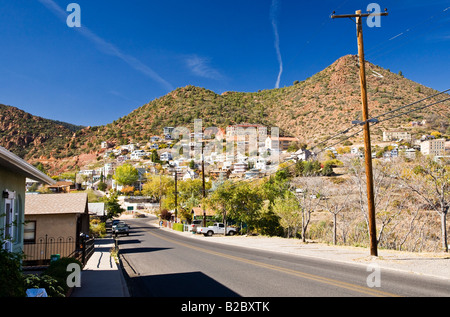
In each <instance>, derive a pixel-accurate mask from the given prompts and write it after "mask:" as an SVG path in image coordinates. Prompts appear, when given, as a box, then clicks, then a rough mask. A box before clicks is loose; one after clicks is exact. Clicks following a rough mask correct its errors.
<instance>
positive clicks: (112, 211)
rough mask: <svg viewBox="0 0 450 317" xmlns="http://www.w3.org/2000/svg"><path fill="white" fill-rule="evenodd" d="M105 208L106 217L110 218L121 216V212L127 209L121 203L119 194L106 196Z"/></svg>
mask: <svg viewBox="0 0 450 317" xmlns="http://www.w3.org/2000/svg"><path fill="white" fill-rule="evenodd" d="M105 208H106V211H107V213H106V217H107V218H108V219H112V218H114V217H117V216H120V214H121V213H122V212H124V211H125V209H123V208H122V207H121V206H120V204H119V201H118V195H117V194H114V195H111V196H110V197H106V201H105Z"/></svg>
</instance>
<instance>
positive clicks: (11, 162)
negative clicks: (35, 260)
mask: <svg viewBox="0 0 450 317" xmlns="http://www.w3.org/2000/svg"><path fill="white" fill-rule="evenodd" d="M26 178H30V179H33V180H36V181H38V182H41V183H44V184H49V185H50V184H53V183H54V181H53V180H52V179H51V178H50V177H48V176H47V175H45V174H44V173H42V172H41V171H39V170H38V169H36V168H35V167H34V166H32V165H31V164H29V163H27V162H26V161H24V160H23V159H21V158H20V157H18V156H16V155H15V154H13V153H11V152H9V151H8V150H6V149H5V148H3V147H0V195H1V196H0V242H2V245H1V246H0V247H2V248H5V249H7V250H8V251H10V252H21V251H22V250H23V236H24V220H25V210H24V208H25V179H26Z"/></svg>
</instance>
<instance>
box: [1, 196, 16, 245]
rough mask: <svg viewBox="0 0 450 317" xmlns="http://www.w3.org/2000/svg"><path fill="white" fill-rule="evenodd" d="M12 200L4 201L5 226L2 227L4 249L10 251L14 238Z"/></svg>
mask: <svg viewBox="0 0 450 317" xmlns="http://www.w3.org/2000/svg"><path fill="white" fill-rule="evenodd" d="M13 209H14V199H5V226H4V227H3V239H4V240H5V244H4V248H5V249H6V250H8V251H12V240H13V237H14V210H13Z"/></svg>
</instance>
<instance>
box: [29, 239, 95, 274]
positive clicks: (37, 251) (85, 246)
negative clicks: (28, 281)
mask: <svg viewBox="0 0 450 317" xmlns="http://www.w3.org/2000/svg"><path fill="white" fill-rule="evenodd" d="M23 252H24V255H25V258H24V260H23V266H24V267H30V266H44V265H48V264H50V262H51V259H52V256H55V255H57V256H58V257H60V258H62V257H72V258H76V259H77V260H79V261H80V262H81V263H82V264H83V265H85V264H86V262H87V261H88V259H89V258H90V256H91V255H92V253H93V252H94V239H93V238H84V237H80V238H79V239H75V238H73V237H58V238H54V237H49V236H48V235H45V237H41V238H39V239H36V241H35V242H34V243H25V244H24V247H23Z"/></svg>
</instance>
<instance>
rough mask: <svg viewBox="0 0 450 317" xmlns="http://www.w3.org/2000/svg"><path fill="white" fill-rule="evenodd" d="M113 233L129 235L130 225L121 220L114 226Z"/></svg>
mask: <svg viewBox="0 0 450 317" xmlns="http://www.w3.org/2000/svg"><path fill="white" fill-rule="evenodd" d="M113 234H114V235H116V236H117V235H119V234H126V235H127V236H128V235H129V234H130V227H128V225H127V224H126V223H124V222H119V223H118V224H116V226H115V227H114V228H113Z"/></svg>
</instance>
